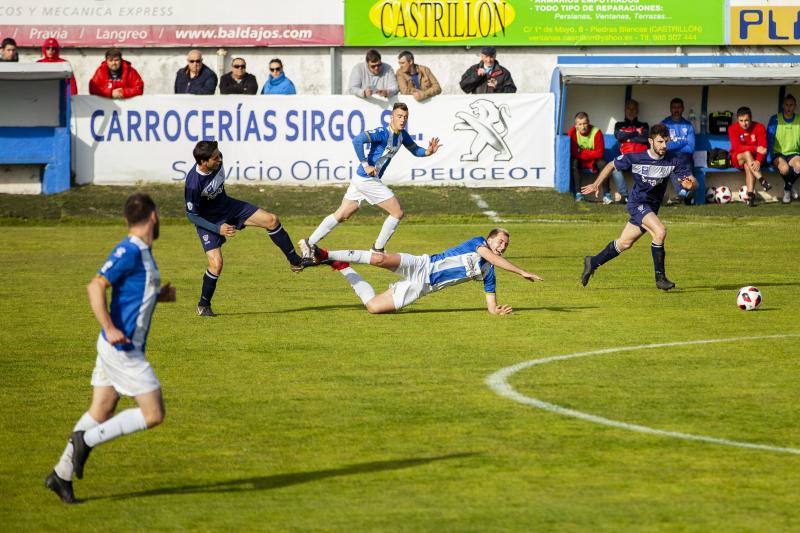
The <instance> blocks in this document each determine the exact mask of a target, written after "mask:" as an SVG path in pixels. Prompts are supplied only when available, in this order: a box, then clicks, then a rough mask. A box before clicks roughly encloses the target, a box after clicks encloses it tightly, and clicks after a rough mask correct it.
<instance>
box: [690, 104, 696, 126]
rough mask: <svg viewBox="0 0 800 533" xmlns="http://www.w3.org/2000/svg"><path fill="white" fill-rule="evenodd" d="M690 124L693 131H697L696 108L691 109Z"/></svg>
mask: <svg viewBox="0 0 800 533" xmlns="http://www.w3.org/2000/svg"><path fill="white" fill-rule="evenodd" d="M689 122H691V123H692V129H693V130H695V131H697V115H695V114H694V108H691V109H689Z"/></svg>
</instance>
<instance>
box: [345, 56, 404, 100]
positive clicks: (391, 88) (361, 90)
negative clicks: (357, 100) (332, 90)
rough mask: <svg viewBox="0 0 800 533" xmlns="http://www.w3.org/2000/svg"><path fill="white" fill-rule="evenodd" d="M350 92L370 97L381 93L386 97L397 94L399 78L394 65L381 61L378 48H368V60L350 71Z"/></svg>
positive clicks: (362, 96)
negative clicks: (393, 67)
mask: <svg viewBox="0 0 800 533" xmlns="http://www.w3.org/2000/svg"><path fill="white" fill-rule="evenodd" d="M350 94H353V95H355V96H360V97H361V98H368V97H370V96H373V95H379V96H383V97H386V98H389V97H390V96H394V95H396V94H397V78H396V77H395V75H394V71H393V70H392V67H390V66H389V65H387V64H386V63H383V62H381V54H380V53H379V52H378V51H377V50H368V51H367V57H366V61H365V62H364V63H359V64H357V65H356V66H354V67H353V71H352V72H350Z"/></svg>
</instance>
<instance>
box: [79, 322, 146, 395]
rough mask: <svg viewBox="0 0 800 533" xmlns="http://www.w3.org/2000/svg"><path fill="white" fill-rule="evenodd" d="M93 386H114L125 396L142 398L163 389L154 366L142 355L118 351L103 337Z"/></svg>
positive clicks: (98, 345) (98, 346) (93, 376)
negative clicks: (141, 396) (143, 395)
mask: <svg viewBox="0 0 800 533" xmlns="http://www.w3.org/2000/svg"><path fill="white" fill-rule="evenodd" d="M92 386H93V387H114V389H115V390H116V391H117V392H118V393H119V394H120V395H122V396H139V395H140V394H147V393H148V392H153V391H154V390H156V389H160V388H161V383H159V382H158V378H157V377H156V373H155V372H154V371H153V367H152V366H150V363H149V362H148V361H147V358H146V357H145V356H144V353H142V352H125V351H123V350H117V349H116V348H114V347H113V346H112V345H111V344H109V343H108V341H106V340H105V339H104V338H103V335H102V334H100V335H99V336H98V338H97V361H96V362H95V366H94V371H92Z"/></svg>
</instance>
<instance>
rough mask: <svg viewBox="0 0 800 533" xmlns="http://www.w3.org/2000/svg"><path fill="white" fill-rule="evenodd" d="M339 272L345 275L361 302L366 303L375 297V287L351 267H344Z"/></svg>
mask: <svg viewBox="0 0 800 533" xmlns="http://www.w3.org/2000/svg"><path fill="white" fill-rule="evenodd" d="M339 272H341V273H342V276H344V277H345V279H346V280H347V282H348V283H349V284H350V286H351V287H352V288H353V290H354V291H356V295H357V296H358V297H359V298H360V299H361V303H363V304H364V305H367V302H368V301H370V300H372V299H373V298H375V289H373V288H372V285H370V284H369V283H367V281H366V280H365V279H364V278H362V277H361V275H359V273H358V272H356V271H355V270H353V268H351V267H347V268H344V269H342V270H340V271H339Z"/></svg>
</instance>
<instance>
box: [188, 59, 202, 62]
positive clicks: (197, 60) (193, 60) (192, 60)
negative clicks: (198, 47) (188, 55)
mask: <svg viewBox="0 0 800 533" xmlns="http://www.w3.org/2000/svg"><path fill="white" fill-rule="evenodd" d="M202 62H203V60H202V59H190V60H189V63H202Z"/></svg>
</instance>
